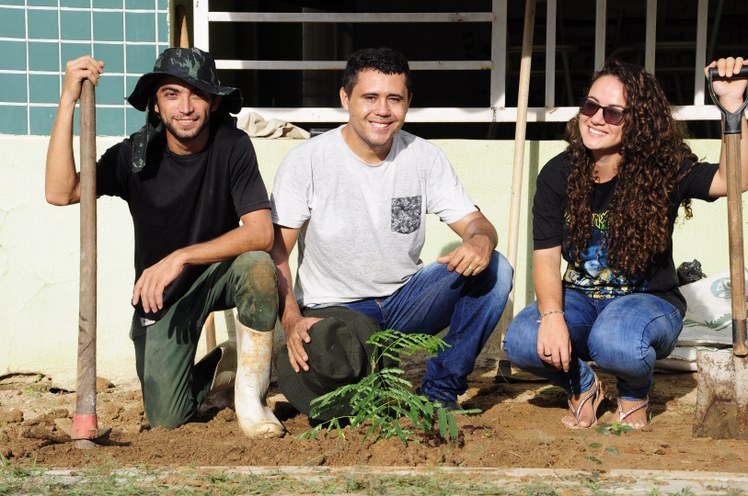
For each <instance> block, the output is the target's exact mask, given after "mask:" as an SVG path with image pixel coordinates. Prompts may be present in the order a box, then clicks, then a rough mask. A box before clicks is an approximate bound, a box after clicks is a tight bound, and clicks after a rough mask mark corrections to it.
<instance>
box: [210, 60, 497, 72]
mask: <svg viewBox="0 0 748 496" xmlns="http://www.w3.org/2000/svg"><path fill="white" fill-rule="evenodd" d="M345 64H346V62H345V61H344V60H343V61H340V60H229V59H223V60H216V68H218V69H258V70H276V71H277V70H282V71H298V70H310V69H316V70H343V69H345ZM409 65H410V68H411V70H415V71H445V70H446V71H489V70H491V61H490V60H454V61H453V60H434V61H416V62H412V61H411V62H410V63H409Z"/></svg>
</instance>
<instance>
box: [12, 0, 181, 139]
mask: <svg viewBox="0 0 748 496" xmlns="http://www.w3.org/2000/svg"><path fill="white" fill-rule="evenodd" d="M168 10H169V0H0V53H2V54H3V57H0V87H2V88H3V92H2V94H1V95H0V134H36V135H46V134H49V133H50V131H51V129H52V121H53V120H54V116H55V112H56V110H57V101H58V99H59V97H60V85H61V84H62V78H63V76H64V73H65V63H66V62H67V61H68V60H71V59H74V58H77V57H80V56H81V55H87V54H90V55H93V56H94V57H95V58H96V59H98V60H103V61H104V62H105V64H106V65H105V67H104V76H103V77H102V79H101V80H100V82H99V86H98V87H97V89H96V105H97V107H96V127H97V134H99V135H100V136H107V135H108V136H123V135H127V134H130V133H132V132H134V131H136V130H137V129H138V128H140V127H141V126H142V125H143V122H144V115H143V113H142V112H138V111H137V110H134V109H132V108H130V107H129V106H128V105H127V102H126V100H125V98H126V97H127V95H129V94H130V91H131V90H132V88H133V87H134V86H135V82H136V81H137V79H138V77H139V76H140V75H141V74H142V73H143V72H148V71H150V70H151V68H152V67H153V61H154V60H155V58H156V56H157V55H158V54H159V53H160V52H161V51H163V50H164V49H165V48H167V47H168V43H169V27H168ZM75 126H76V127H75V129H76V132H77V126H78V123H77V116H76V124H75Z"/></svg>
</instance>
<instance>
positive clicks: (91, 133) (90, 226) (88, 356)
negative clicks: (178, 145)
mask: <svg viewBox="0 0 748 496" xmlns="http://www.w3.org/2000/svg"><path fill="white" fill-rule="evenodd" d="M80 147H81V150H80V190H81V195H80V216H81V217H80V257H81V258H80V295H79V297H80V300H79V315H78V387H77V391H76V403H75V419H74V424H76V423H77V424H81V425H84V424H85V425H87V427H86V428H85V430H87V431H89V432H90V431H92V430H93V429H94V428H95V425H94V426H93V428H92V426H91V424H92V423H91V421H90V419H91V416H93V418H94V422H93V424H95V418H96V417H95V416H96V94H95V91H94V86H93V84H92V83H91V81H89V80H88V79H85V80H83V88H82V91H81V99H80ZM78 419H80V420H81V422H78ZM84 419H87V420H85V421H84ZM74 428H75V425H74ZM76 435H80V436H81V437H88V436H85V435H83V434H82V433H76Z"/></svg>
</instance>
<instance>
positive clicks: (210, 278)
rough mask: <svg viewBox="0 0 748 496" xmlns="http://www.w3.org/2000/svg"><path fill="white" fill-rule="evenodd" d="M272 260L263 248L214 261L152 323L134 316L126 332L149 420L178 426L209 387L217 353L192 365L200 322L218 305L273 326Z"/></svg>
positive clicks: (249, 321) (259, 325)
mask: <svg viewBox="0 0 748 496" xmlns="http://www.w3.org/2000/svg"><path fill="white" fill-rule="evenodd" d="M277 283H278V281H277V277H276V273H275V266H274V264H273V261H272V259H271V258H270V256H269V255H268V254H267V253H264V252H248V253H244V254H242V255H240V256H238V257H237V258H235V259H233V260H229V261H226V262H221V263H215V264H212V265H211V266H210V267H208V269H207V270H206V271H205V272H204V273H203V274H202V275H201V276H200V278H199V279H198V280H197V281H195V283H194V284H193V285H192V287H191V288H190V290H189V291H188V292H187V294H185V295H184V296H183V297H182V298H181V299H180V300H179V301H177V302H175V303H174V304H173V305H172V306H171V307H170V308H169V310H168V311H167V313H166V314H165V315H164V316H163V317H162V318H161V320H159V321H157V322H156V323H155V324H151V325H149V326H146V327H144V326H142V325H141V323H140V317H138V316H137V314H136V315H134V316H133V321H132V328H131V332H130V337H131V338H132V340H133V342H134V343H135V366H136V368H137V373H138V378H139V379H140V386H141V390H142V392H143V405H144V407H145V414H146V417H147V418H148V422H149V423H150V424H151V425H152V426H163V427H167V428H173V427H178V426H180V425H182V424H184V423H185V422H187V421H189V420H190V419H191V418H192V416H193V415H194V414H195V412H196V410H197V407H198V405H200V403H202V402H203V401H204V400H205V397H206V396H207V394H208V391H209V390H210V386H211V381H212V379H213V373H214V371H215V366H216V363H217V362H218V358H219V355H218V354H217V353H216V354H214V356H215V359H214V360H210V356H209V357H208V360H201V362H200V364H198V365H197V366H195V364H194V362H195V353H196V351H197V344H198V340H199V339H200V332H201V331H202V328H203V324H204V323H205V320H206V319H207V318H208V315H209V314H210V313H211V312H213V311H216V310H226V309H229V308H234V307H236V308H237V313H238V318H239V321H240V322H241V323H242V324H244V325H245V326H247V327H251V328H252V329H254V330H256V331H272V330H273V328H274V326H275V320H276V317H277V314H278V291H277Z"/></svg>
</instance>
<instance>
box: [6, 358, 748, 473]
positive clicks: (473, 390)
mask: <svg viewBox="0 0 748 496" xmlns="http://www.w3.org/2000/svg"><path fill="white" fill-rule="evenodd" d="M403 365H405V364H403ZM409 369H410V370H409V372H408V378H409V379H410V380H411V381H413V382H414V384H415V383H417V382H418V378H419V377H420V374H421V372H422V367H421V366H420V365H418V364H413V365H411V366H409ZM493 370H494V364H493V363H483V364H481V366H480V367H479V368H478V369H476V371H475V372H474V373H473V375H472V378H471V387H470V389H469V390H468V391H467V393H466V394H465V395H464V396H463V397H462V398H461V400H462V402H463V404H464V405H465V406H466V407H469V408H478V409H480V410H481V413H479V414H476V415H470V416H458V417H457V421H458V425H459V429H460V436H459V439H458V440H456V441H453V442H448V441H444V440H442V439H440V438H438V437H435V436H426V435H421V436H418V438H419V439H418V442H409V443H407V445H404V444H403V443H402V442H401V441H400V440H399V439H387V440H380V441H378V442H373V440H372V439H366V440H363V433H364V429H361V428H359V429H351V428H346V429H345V431H344V432H345V438H342V437H340V436H338V435H337V434H335V433H331V434H329V435H327V436H319V437H317V438H316V439H313V440H306V439H299V438H298V435H299V434H301V433H303V432H305V431H307V430H308V429H310V424H309V420H308V418H307V417H306V416H305V415H303V414H300V413H298V412H296V411H295V410H294V409H293V408H292V407H291V406H290V405H289V404H288V403H287V402H286V401H285V398H283V396H282V395H281V394H279V392H278V390H277V388H275V386H274V385H273V386H271V391H270V395H269V403H270V404H271V405H273V406H274V408H275V412H276V414H277V415H278V417H279V418H280V419H281V421H282V422H283V424H284V425H285V426H286V429H287V430H288V434H287V435H286V436H285V437H283V438H281V439H271V440H249V439H246V438H245V437H244V436H243V435H242V433H241V431H240V430H239V427H238V425H237V422H236V418H235V415H234V411H233V410H232V409H231V408H226V409H224V410H221V411H217V412H212V414H211V415H209V416H207V417H206V418H205V419H204V420H203V421H200V422H193V423H189V424H187V425H184V426H182V427H180V428H178V429H174V430H166V429H163V428H154V429H148V428H144V426H145V425H146V420H145V418H144V416H143V408H142V402H141V397H140V392H139V389H138V386H137V384H114V385H112V384H107V382H106V381H105V380H101V381H100V388H99V393H98V395H97V416H98V420H99V425H100V426H109V427H111V428H112V432H111V435H110V437H109V439H108V440H107V441H106V442H104V443H102V444H101V445H100V446H98V447H97V448H96V449H92V450H81V449H78V448H76V447H74V445H73V443H71V442H70V441H69V439H67V438H66V437H65V436H64V435H63V433H62V432H60V431H59V430H58V429H57V428H56V427H55V421H54V419H56V418H72V416H73V414H74V410H75V406H74V405H75V393H73V392H69V391H64V390H60V389H59V388H56V387H55V386H54V380H53V378H48V377H43V376H28V375H9V376H5V377H0V455H2V457H4V458H5V459H7V460H8V462H10V463H12V464H14V465H15V466H19V467H31V466H43V467H49V468H55V467H56V468H85V467H93V466H100V465H102V464H107V465H108V466H112V467H115V468H116V467H132V466H146V467H179V466H182V467H187V466H191V467H195V466H235V467H238V466H270V467H273V466H307V467H308V466H317V467H345V466H380V467H394V466H399V467H421V468H422V467H503V468H518V467H522V468H542V469H576V470H594V471H600V472H605V471H609V470H613V469H648V470H665V471H708V472H734V473H746V472H748V442H747V441H740V440H718V439H711V438H696V437H694V436H693V435H692V432H691V431H692V426H693V412H694V407H695V404H696V397H697V392H696V377H695V375H694V374H693V373H690V372H689V373H658V374H657V375H656V377H655V380H656V384H655V387H654V390H653V392H652V395H651V404H652V405H651V408H650V412H651V417H652V419H651V423H650V424H649V426H647V427H646V428H645V429H643V430H642V431H638V432H627V433H620V435H615V433H613V434H611V433H610V429H608V430H606V429H598V430H596V429H587V430H580V431H571V430H567V429H565V428H564V427H563V426H562V425H561V423H560V418H561V416H562V415H563V414H564V408H565V402H566V400H565V398H564V396H563V394H562V392H561V391H560V390H557V389H555V388H550V387H549V385H548V384H546V383H538V382H534V383H529V382H516V383H507V382H505V381H502V380H496V378H495V374H493ZM600 376H601V378H602V379H603V381H604V382H605V390H606V400H605V401H604V402H603V404H602V408H601V411H604V413H603V414H602V416H601V418H600V422H601V423H603V424H605V423H608V424H609V423H611V422H613V421H614V419H615V416H614V410H615V386H614V379H613V378H611V377H609V376H606V375H605V374H601V375H600Z"/></svg>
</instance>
